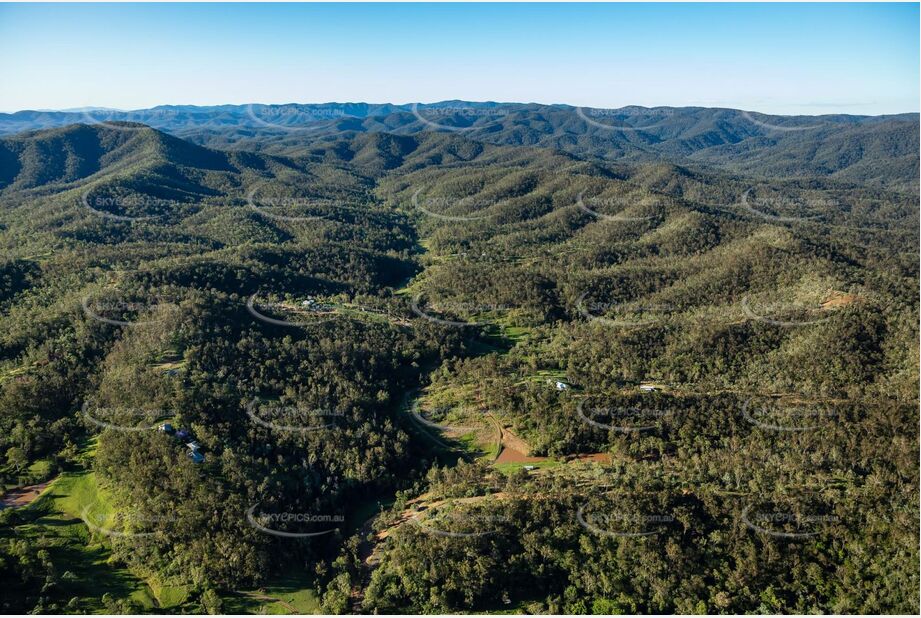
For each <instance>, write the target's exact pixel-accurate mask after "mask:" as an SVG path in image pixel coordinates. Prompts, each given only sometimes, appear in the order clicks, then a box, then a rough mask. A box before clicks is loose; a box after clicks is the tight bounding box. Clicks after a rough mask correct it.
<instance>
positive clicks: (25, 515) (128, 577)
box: [10, 471, 157, 613]
mask: <svg viewBox="0 0 921 618" xmlns="http://www.w3.org/2000/svg"><path fill="white" fill-rule="evenodd" d="M87 506H90V507H92V508H93V509H94V512H95V513H99V514H105V513H106V512H107V510H108V509H110V504H109V502H108V499H107V497H106V496H105V494H104V492H102V491H100V489H99V487H98V486H97V484H96V477H95V474H93V473H92V472H87V471H81V472H67V473H64V474H62V475H61V476H60V477H59V478H58V479H57V480H56V481H55V482H54V483H52V485H51V486H50V487H49V488H48V490H47V491H46V492H45V493H44V494H42V495H41V496H40V497H39V498H38V499H37V500H35V501H34V502H33V503H32V504H30V505H29V506H27V507H24V508H23V509H22V510H21V511H20V513H19V515H20V518H21V523H19V524H17V525H14V526H13V528H12V530H11V531H10V532H11V534H12V535H14V536H15V538H18V539H25V540H27V541H28V542H29V543H31V544H34V545H35V546H38V547H41V548H42V549H45V550H46V551H47V552H48V553H49V556H50V559H51V561H52V562H53V563H54V565H55V567H56V568H57V570H58V571H59V573H60V578H59V580H60V581H59V583H58V584H57V585H56V586H55V587H54V588H53V589H52V590H51V591H50V593H48V596H49V603H52V604H55V605H56V606H58V607H59V611H65V608H66V611H74V612H87V613H108V612H109V611H111V608H107V607H106V606H105V605H104V603H103V602H102V596H103V595H104V594H108V595H110V596H111V597H112V598H113V599H114V600H116V601H130V602H131V603H132V604H133V606H134V607H136V608H137V609H138V610H139V611H147V610H153V609H155V608H156V607H157V603H156V601H155V599H154V595H153V592H152V590H151V589H150V587H149V586H147V584H145V583H144V582H143V581H141V580H140V579H139V578H137V577H136V576H135V575H133V574H132V573H131V572H130V571H129V570H128V569H127V568H125V567H123V566H120V565H118V564H115V563H114V561H113V560H112V555H111V552H110V550H109V548H108V546H107V544H106V541H105V536H104V535H101V534H93V533H91V532H90V530H89V529H88V528H87V526H86V525H85V524H84V522H83V520H82V519H81V514H82V513H83V511H84V509H85V508H86V507H87ZM72 599H74V601H71V600H72ZM68 603H70V605H68Z"/></svg>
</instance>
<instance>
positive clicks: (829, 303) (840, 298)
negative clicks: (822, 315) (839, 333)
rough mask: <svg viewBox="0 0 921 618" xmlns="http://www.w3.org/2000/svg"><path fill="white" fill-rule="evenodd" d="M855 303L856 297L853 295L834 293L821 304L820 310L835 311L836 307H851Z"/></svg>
mask: <svg viewBox="0 0 921 618" xmlns="http://www.w3.org/2000/svg"><path fill="white" fill-rule="evenodd" d="M856 302H857V297H856V296H854V295H853V294H845V293H844V292H834V293H832V295H831V296H830V297H829V298H828V299H827V300H826V301H825V302H823V303H822V309H835V308H836V307H846V306H847V305H852V304H854V303H856Z"/></svg>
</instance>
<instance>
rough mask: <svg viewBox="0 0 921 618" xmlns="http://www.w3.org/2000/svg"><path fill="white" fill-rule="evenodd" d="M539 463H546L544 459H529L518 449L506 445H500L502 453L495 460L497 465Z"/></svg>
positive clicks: (529, 457)
mask: <svg viewBox="0 0 921 618" xmlns="http://www.w3.org/2000/svg"><path fill="white" fill-rule="evenodd" d="M541 461H547V458H546V457H531V456H529V455H525V454H524V453H522V452H521V451H519V450H518V449H516V448H514V447H511V446H509V445H508V444H507V443H506V444H503V445H502V452H501V453H499V456H498V457H497V458H496V463H497V464H504V463H524V464H528V463H539V462H541Z"/></svg>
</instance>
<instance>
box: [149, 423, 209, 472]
mask: <svg viewBox="0 0 921 618" xmlns="http://www.w3.org/2000/svg"><path fill="white" fill-rule="evenodd" d="M158 429H159V430H160V431H162V432H163V433H165V434H166V435H168V436H173V437H174V438H176V439H177V440H181V441H185V440H188V442H186V443H185V445H186V448H187V449H189V450H188V451H187V452H186V454H187V455H188V456H189V459H191V460H192V461H193V462H195V463H202V462H204V461H205V456H204V454H203V453H202V452H201V445H200V444H199V443H198V442H196V441H195V437H194V436H193V435H192V434H191V433H189V431H188V430H187V429H175V428H174V427H173V426H172V425H171V424H170V423H163V424H162V425H160V427H159V428H158Z"/></svg>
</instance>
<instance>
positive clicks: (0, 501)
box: [0, 479, 54, 509]
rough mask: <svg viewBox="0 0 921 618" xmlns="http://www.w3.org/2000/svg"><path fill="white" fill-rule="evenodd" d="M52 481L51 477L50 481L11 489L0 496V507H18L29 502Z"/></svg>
mask: <svg viewBox="0 0 921 618" xmlns="http://www.w3.org/2000/svg"><path fill="white" fill-rule="evenodd" d="M53 481H54V479H51V480H50V481H45V482H44V483H39V484H38V485H28V486H26V487H19V488H17V489H11V490H10V491H9V492H7V493H6V494H5V495H4V496H3V498H0V509H6V508H18V507H20V506H26V505H28V504H31V503H32V501H33V500H35V499H36V498H38V496H39V494H41V493H42V492H43V491H45V488H46V487H48V485H50V484H51V483H52V482H53Z"/></svg>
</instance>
